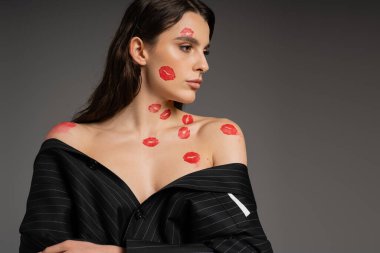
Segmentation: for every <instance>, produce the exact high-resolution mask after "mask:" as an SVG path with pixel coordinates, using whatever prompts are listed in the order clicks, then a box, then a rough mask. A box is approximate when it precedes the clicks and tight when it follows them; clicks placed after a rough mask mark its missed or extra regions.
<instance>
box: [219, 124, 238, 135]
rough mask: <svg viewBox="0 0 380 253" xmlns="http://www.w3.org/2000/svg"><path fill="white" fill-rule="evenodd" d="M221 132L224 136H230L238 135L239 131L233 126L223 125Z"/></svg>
mask: <svg viewBox="0 0 380 253" xmlns="http://www.w3.org/2000/svg"><path fill="white" fill-rule="evenodd" d="M220 130H222V132H223V133H224V134H228V135H236V134H237V129H236V128H235V127H234V126H233V125H231V124H224V125H222V126H221V127H220Z"/></svg>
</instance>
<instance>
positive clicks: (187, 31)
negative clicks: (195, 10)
mask: <svg viewBox="0 0 380 253" xmlns="http://www.w3.org/2000/svg"><path fill="white" fill-rule="evenodd" d="M179 34H180V35H181V36H188V37H193V34H194V31H193V30H191V28H189V27H185V28H183V30H182V31H181V32H180V33H179Z"/></svg>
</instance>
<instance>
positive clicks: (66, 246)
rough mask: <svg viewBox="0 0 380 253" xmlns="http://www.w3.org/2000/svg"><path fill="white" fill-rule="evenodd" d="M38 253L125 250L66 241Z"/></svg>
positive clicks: (93, 252) (84, 242)
mask: <svg viewBox="0 0 380 253" xmlns="http://www.w3.org/2000/svg"><path fill="white" fill-rule="evenodd" d="M38 253H126V251H125V249H123V248H121V247H117V246H114V245H101V244H95V243H92V242H86V241H75V240H66V241H64V242H61V243H58V244H55V245H52V246H50V247H47V248H45V249H44V250H43V251H40V252H38Z"/></svg>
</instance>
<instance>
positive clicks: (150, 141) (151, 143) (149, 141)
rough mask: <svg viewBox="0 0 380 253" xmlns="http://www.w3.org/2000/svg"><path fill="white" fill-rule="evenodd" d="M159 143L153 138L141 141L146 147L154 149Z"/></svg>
mask: <svg viewBox="0 0 380 253" xmlns="http://www.w3.org/2000/svg"><path fill="white" fill-rule="evenodd" d="M158 143H159V141H158V139H157V138H155V137H148V138H146V139H144V140H143V144H144V145H145V146H148V147H154V146H156V145H157V144H158Z"/></svg>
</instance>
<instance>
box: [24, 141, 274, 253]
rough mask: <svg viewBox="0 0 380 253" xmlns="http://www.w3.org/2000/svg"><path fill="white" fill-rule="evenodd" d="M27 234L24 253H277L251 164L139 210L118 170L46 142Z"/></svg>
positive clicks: (217, 171)
mask: <svg viewBox="0 0 380 253" xmlns="http://www.w3.org/2000/svg"><path fill="white" fill-rule="evenodd" d="M19 232H20V234H21V237H20V248H19V249H20V251H19V252H20V253H29V252H33V253H35V252H38V251H41V250H43V249H44V248H45V247H48V246H51V245H53V244H56V243H59V242H62V241H64V240H68V239H71V240H83V241H90V242H93V243H97V244H108V245H117V246H120V247H124V248H126V250H127V251H126V252H127V253H145V252H187V253H190V252H194V253H195V252H198V253H200V252H231V253H233V252H240V253H245V252H265V253H270V252H273V250H272V247H271V243H270V242H269V241H268V239H267V237H266V235H265V233H264V231H263V228H262V226H261V224H260V221H259V217H258V214H257V206H256V202H255V198H254V195H253V191H252V187H251V183H250V180H249V174H248V168H247V166H246V165H244V164H242V163H229V164H224V165H219V166H213V167H209V168H205V169H202V170H200V171H196V172H192V173H189V174H187V175H185V176H182V177H180V178H178V179H176V180H174V181H172V182H171V183H169V184H168V185H166V186H165V187H163V188H161V189H160V190H159V191H158V192H156V193H155V194H153V195H152V196H150V197H149V198H148V199H147V200H146V201H144V202H143V203H139V201H138V200H137V198H136V196H135V195H134V194H133V192H132V191H131V189H130V188H129V187H128V185H127V184H126V183H125V182H124V181H123V180H122V179H121V178H120V177H118V176H117V175H116V174H114V173H113V172H112V171H111V170H110V169H108V168H106V167H105V166H103V165H102V164H100V163H99V162H97V161H96V160H94V159H92V158H91V157H89V156H87V155H86V154H84V153H82V152H80V151H79V150H77V149H75V148H73V147H72V146H70V145H68V144H66V143H64V142H62V141H60V140H58V139H48V140H45V141H44V142H43V143H42V145H41V148H40V150H39V152H38V154H37V156H36V158H35V161H34V170H33V176H32V182H31V187H30V192H29V195H28V200H27V206H26V213H25V216H24V218H23V220H22V223H21V225H20V228H19Z"/></svg>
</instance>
